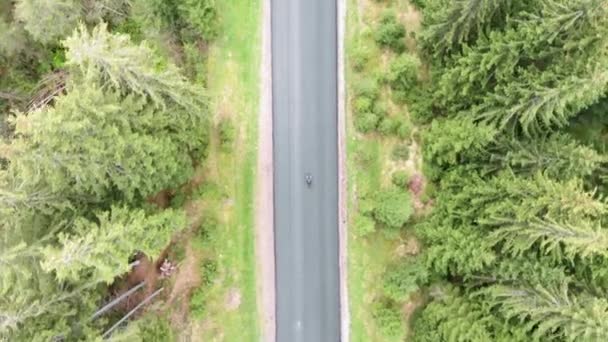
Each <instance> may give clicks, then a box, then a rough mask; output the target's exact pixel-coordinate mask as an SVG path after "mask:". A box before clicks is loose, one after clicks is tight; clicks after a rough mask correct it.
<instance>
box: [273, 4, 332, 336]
mask: <svg viewBox="0 0 608 342" xmlns="http://www.w3.org/2000/svg"><path fill="white" fill-rule="evenodd" d="M271 10H272V64H273V70H272V76H273V87H272V88H273V95H272V97H273V145H274V152H273V153H274V156H273V157H274V222H275V258H276V306H277V307H276V309H277V311H276V327H277V341H279V342H323V341H330V342H336V341H339V340H340V297H339V295H340V293H339V291H340V290H339V285H340V282H339V264H338V261H339V259H338V257H339V249H338V145H337V144H338V137H337V134H338V129H337V122H338V102H337V49H338V47H337V8H336V2H335V0H333V1H332V0H272V9H271ZM306 174H310V175H311V176H312V185H311V186H310V187H309V186H308V185H307V184H306V181H305V176H306Z"/></svg>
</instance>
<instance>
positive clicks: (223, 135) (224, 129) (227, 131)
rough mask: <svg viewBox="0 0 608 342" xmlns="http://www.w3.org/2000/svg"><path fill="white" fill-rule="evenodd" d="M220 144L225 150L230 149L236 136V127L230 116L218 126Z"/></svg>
mask: <svg viewBox="0 0 608 342" xmlns="http://www.w3.org/2000/svg"><path fill="white" fill-rule="evenodd" d="M218 131H219V135H220V145H221V147H222V148H223V149H224V150H230V149H231V148H232V144H233V143H234V139H235V137H236V128H235V127H234V124H233V123H232V120H230V119H229V118H223V119H222V120H221V121H220V123H219V126H218Z"/></svg>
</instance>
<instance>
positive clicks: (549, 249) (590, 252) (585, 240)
mask: <svg viewBox="0 0 608 342" xmlns="http://www.w3.org/2000/svg"><path fill="white" fill-rule="evenodd" d="M488 223H489V224H495V225H496V226H498V229H497V230H495V231H494V232H492V234H491V236H490V237H489V239H490V240H492V241H493V243H494V244H497V245H498V244H500V246H501V249H502V250H503V251H504V252H507V253H510V254H513V255H515V256H520V255H522V254H523V253H524V252H525V251H528V250H530V249H532V248H534V247H535V246H537V245H538V248H539V249H540V250H541V252H542V253H544V254H549V255H552V256H554V257H555V258H561V257H566V258H568V259H570V260H574V258H575V257H577V256H579V257H582V258H590V257H592V256H596V255H599V256H603V257H608V232H606V230H604V229H602V228H601V227H599V226H598V225H596V226H593V225H592V224H591V223H590V222H585V221H578V222H575V223H566V222H556V221H554V220H551V219H550V218H544V219H532V220H530V221H527V222H517V221H512V220H508V219H505V220H500V219H494V220H490V221H488Z"/></svg>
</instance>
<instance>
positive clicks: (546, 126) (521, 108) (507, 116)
mask: <svg viewBox="0 0 608 342" xmlns="http://www.w3.org/2000/svg"><path fill="white" fill-rule="evenodd" d="M607 60H608V59H607ZM607 86H608V68H606V67H605V66H604V65H597V66H595V67H592V68H589V70H585V71H584V72H582V73H580V74H577V73H572V72H568V73H567V74H561V75H560V74H559V73H558V72H556V71H554V70H549V71H547V72H544V73H540V74H525V75H523V76H522V78H521V79H520V80H513V81H512V82H510V83H508V84H505V85H501V86H498V87H497V88H496V90H495V91H494V93H492V94H490V95H488V96H487V97H486V98H485V99H484V102H483V104H481V105H479V106H477V107H476V108H474V110H473V113H474V115H475V116H476V118H477V119H478V120H481V121H483V122H485V123H489V124H494V125H496V126H497V127H499V128H500V129H505V128H509V127H515V126H516V125H518V126H520V127H521V128H522V130H523V132H524V133H525V134H526V135H528V136H530V135H532V134H543V133H544V132H546V131H550V130H552V129H554V128H555V127H563V126H565V125H567V123H568V120H569V119H570V118H572V117H573V116H574V115H576V114H577V113H579V112H580V111H581V110H583V109H585V108H587V107H589V106H590V105H592V104H593V103H595V102H597V101H598V100H599V99H600V98H601V97H602V96H603V95H604V94H605V92H606V89H607Z"/></svg>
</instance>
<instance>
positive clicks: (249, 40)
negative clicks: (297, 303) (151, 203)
mask: <svg viewBox="0 0 608 342" xmlns="http://www.w3.org/2000/svg"><path fill="white" fill-rule="evenodd" d="M217 4H218V6H219V13H220V14H221V22H222V27H221V30H220V32H222V34H221V35H220V37H218V39H217V40H216V41H215V42H214V44H213V45H212V46H210V50H209V57H208V61H207V67H208V75H209V76H208V87H209V96H210V98H211V99H212V113H213V114H214V118H213V124H214V126H215V127H216V129H214V130H213V132H212V134H211V144H210V149H209V156H208V158H207V160H206V162H205V169H204V172H203V187H202V189H203V190H202V191H201V194H200V196H201V198H202V200H203V202H204V204H203V205H202V207H204V211H203V222H204V221H205V217H212V216H215V218H216V220H217V225H216V227H214V229H213V232H212V233H211V234H212V238H211V239H209V242H208V245H207V246H205V248H203V250H206V252H205V253H203V254H206V253H208V254H210V255H212V256H213V258H214V259H215V261H216V262H217V266H218V267H217V269H218V271H217V275H216V278H215V279H214V280H213V281H212V284H211V285H210V286H209V287H208V289H207V290H205V291H204V292H205V293H204V296H205V305H204V306H205V308H204V311H203V313H202V314H201V315H200V316H201V317H200V318H199V319H198V322H196V323H195V324H194V326H195V327H194V330H193V334H192V335H193V339H194V340H199V341H257V340H258V339H259V325H258V317H257V310H256V286H255V270H256V267H255V255H254V237H255V235H254V206H253V202H254V199H253V196H254V194H253V192H254V185H255V166H256V154H257V146H256V145H257V113H258V108H259V106H258V101H259V75H258V71H259V68H258V66H259V62H260V25H259V23H260V15H261V7H260V3H259V1H258V0H231V1H218V2H217ZM223 125H227V126H228V128H222V126H223ZM230 126H232V128H230ZM205 189H206V190H205ZM204 258H205V257H204V255H203V256H202V258H201V259H204ZM200 262H203V261H202V260H201V261H200Z"/></svg>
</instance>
